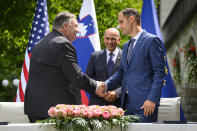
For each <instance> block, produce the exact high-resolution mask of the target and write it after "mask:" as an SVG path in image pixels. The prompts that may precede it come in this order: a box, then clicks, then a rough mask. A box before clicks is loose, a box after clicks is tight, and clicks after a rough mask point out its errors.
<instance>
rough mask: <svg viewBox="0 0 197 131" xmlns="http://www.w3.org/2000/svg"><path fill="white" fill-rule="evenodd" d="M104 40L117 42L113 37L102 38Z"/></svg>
mask: <svg viewBox="0 0 197 131" xmlns="http://www.w3.org/2000/svg"><path fill="white" fill-rule="evenodd" d="M104 38H105V40H111V41H117V40H118V38H115V37H104Z"/></svg>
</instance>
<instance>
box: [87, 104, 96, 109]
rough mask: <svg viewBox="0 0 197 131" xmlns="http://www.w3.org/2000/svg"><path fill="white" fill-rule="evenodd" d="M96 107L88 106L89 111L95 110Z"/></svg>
mask: <svg viewBox="0 0 197 131" xmlns="http://www.w3.org/2000/svg"><path fill="white" fill-rule="evenodd" d="M97 107H98V106H97V105H92V106H88V109H89V110H96V109H97Z"/></svg>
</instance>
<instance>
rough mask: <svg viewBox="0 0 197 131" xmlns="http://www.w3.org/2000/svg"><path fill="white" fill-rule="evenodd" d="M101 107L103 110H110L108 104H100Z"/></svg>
mask: <svg viewBox="0 0 197 131" xmlns="http://www.w3.org/2000/svg"><path fill="white" fill-rule="evenodd" d="M100 108H101V109H102V110H108V109H109V107H108V106H100Z"/></svg>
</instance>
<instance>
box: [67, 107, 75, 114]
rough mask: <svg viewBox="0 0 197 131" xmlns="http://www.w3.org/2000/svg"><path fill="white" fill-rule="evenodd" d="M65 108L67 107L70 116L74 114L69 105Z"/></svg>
mask: <svg viewBox="0 0 197 131" xmlns="http://www.w3.org/2000/svg"><path fill="white" fill-rule="evenodd" d="M67 109H68V115H69V116H72V115H73V114H74V112H73V111H74V108H73V107H72V106H71V105H68V106H67Z"/></svg>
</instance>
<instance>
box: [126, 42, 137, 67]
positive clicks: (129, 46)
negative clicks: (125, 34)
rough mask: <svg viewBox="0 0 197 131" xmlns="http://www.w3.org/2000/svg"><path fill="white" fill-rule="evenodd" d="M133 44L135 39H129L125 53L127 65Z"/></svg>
mask: <svg viewBox="0 0 197 131" xmlns="http://www.w3.org/2000/svg"><path fill="white" fill-rule="evenodd" d="M134 42H135V39H131V40H130V42H129V44H128V51H127V64H129V62H130V59H131V54H132V51H133V44H134Z"/></svg>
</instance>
